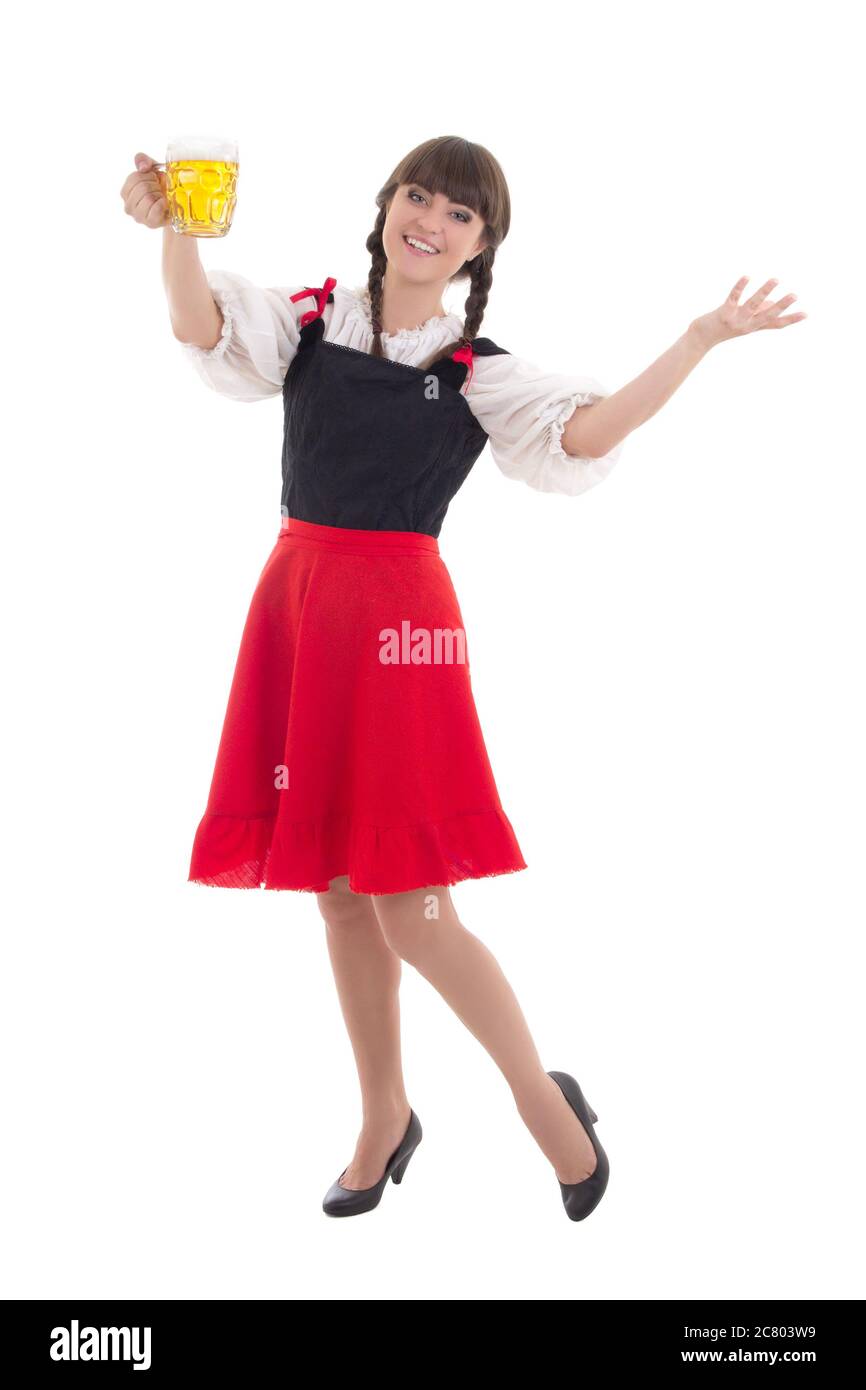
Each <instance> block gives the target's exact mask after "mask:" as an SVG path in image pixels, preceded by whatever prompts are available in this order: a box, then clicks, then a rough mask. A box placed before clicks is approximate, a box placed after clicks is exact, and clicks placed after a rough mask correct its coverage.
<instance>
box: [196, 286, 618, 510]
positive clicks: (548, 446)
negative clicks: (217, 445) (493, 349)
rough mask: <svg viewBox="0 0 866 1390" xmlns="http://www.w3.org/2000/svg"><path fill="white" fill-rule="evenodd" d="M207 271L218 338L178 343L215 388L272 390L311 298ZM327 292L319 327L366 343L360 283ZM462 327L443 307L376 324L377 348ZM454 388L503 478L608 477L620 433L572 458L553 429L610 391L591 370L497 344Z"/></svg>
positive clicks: (576, 486)
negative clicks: (603, 449)
mask: <svg viewBox="0 0 866 1390" xmlns="http://www.w3.org/2000/svg"><path fill="white" fill-rule="evenodd" d="M206 274H207V280H208V284H209V286H210V290H211V293H212V294H213V297H214V300H215V301H216V303H217V305H218V306H219V308H220V310H221V311H222V315H223V327H222V334H221V336H220V340H219V342H218V343H216V345H215V346H214V347H212V348H200V347H197V346H196V345H195V344H194V343H180V344H179V346H180V348H181V349H182V351H183V352H184V353H185V354H186V356H187V357H188V358H189V359H190V361H191V362H192V364H193V366H194V367H195V368H196V370H197V371H198V372H199V374H200V376H201V377H202V378H203V380H204V381H205V382H206V383H207V385H208V386H210V387H212V389H213V390H214V391H218V392H219V393H220V394H221V395H224V396H230V397H231V398H232V399H233V400H237V401H258V400H263V399H264V398H265V397H266V396H276V395H279V394H281V392H282V389H283V380H284V378H285V375H286V372H287V371H288V369H289V364H290V363H291V360H292V358H293V357H294V355H295V352H296V351H297V348H298V341H299V333H300V320H301V316H302V315H303V314H305V313H306V312H307V310H308V309H311V308H312V309H314V308H315V305H316V301H315V298H314V297H313V296H312V295H309V296H307V297H305V298H303V299H300V300H298V301H297V302H296V303H292V301H291V297H290V296H291V295H293V294H297V293H298V291H299V290H303V289H304V286H303V285H291V286H289V287H288V288H278V289H263V288H261V287H260V286H258V285H255V284H253V283H252V282H251V281H250V280H247V279H245V278H244V277H243V276H242V275H238V274H236V273H235V272H234V271H228V270H209V271H207V272H206ZM333 294H334V302H333V304H326V305H325V308H324V311H323V319H324V336H325V337H326V338H327V339H328V340H329V341H331V342H335V343H343V344H345V345H346V346H347V347H352V348H357V349H360V350H361V351H363V352H369V350H370V347H371V346H372V341H373V329H372V324H371V320H370V299H369V293H368V290H367V287H366V285H364V286H359V287H357V288H356V289H349V288H346V287H344V286H342V285H340V284H339V282H338V283H337V285H336V286H335V288H334V291H333ZM462 331H463V319H462V318H461V317H460V316H459V315H457V314H446V315H445V316H444V317H442V316H438V317H434V318H430V319H427V321H426V322H425V323H422V324H419V326H418V327H417V328H401V329H399V330H398V332H396V333H383V334H382V347H383V348H384V350H385V353H386V355H387V356H388V357H389V358H391V359H393V360H394V361H396V362H405V363H408V364H409V365H410V366H417V365H419V364H420V363H423V362H425V361H426V360H427V359H428V358H429V357H430V356H431V355H432V354H433V353H434V352H435V351H436V349H437V348H439V347H441V348H444V347H445V346H446V345H447V344H449V343H451V342H453V341H454V340H455V339H457V338H459V336H460V334H461V333H462ZM463 389H464V393H465V396H466V402H467V404H468V406H469V408H470V410H471V411H472V413H473V415H474V416H475V417H476V419H477V420H478V421H479V423H480V424H481V426H482V428H483V429H484V430H485V431H486V433H487V434H488V435H489V440H490V452H491V453H492V455H493V458H494V461H495V463H496V464H497V466H498V467H499V468H500V469H501V471H502V472H503V473H504V474H505V476H506V477H508V478H512V479H515V480H519V481H521V482H524V483H526V484H528V486H529V487H532V488H535V489H536V490H537V491H539V492H559V493H567V494H570V495H572V496H573V495H575V494H577V493H580V492H586V490H587V489H588V488H591V487H593V486H594V485H595V484H596V483H600V482H601V481H602V480H603V479H604V478H606V477H607V475H608V473H609V472H610V471H611V469H612V468H613V466H614V464H615V463H616V461H617V459H618V458H619V455H620V453H621V452H622V447H623V442H620V443H619V444H617V445H616V446H615V447H614V448H613V449H611V450H610V452H609V453H607V454H605V455H604V456H603V457H601V458H596V459H589V458H576V457H575V456H574V455H572V454H567V453H566V452H565V450H564V449H563V447H562V432H563V429H564V428H565V424H566V421H567V420H568V418H569V416H570V415H572V414H573V413H574V410H575V407H576V406H581V405H588V404H590V403H591V402H592V401H596V400H600V399H602V398H603V397H604V396H607V395H609V394H610V393H609V392H608V391H607V390H606V389H605V387H604V386H602V385H601V383H600V382H599V381H596V380H595V378H594V377H589V376H575V375H573V374H571V375H570V374H557V373H551V372H546V371H543V370H542V368H540V367H537V366H535V364H534V363H532V362H529V361H527V360H526V359H525V358H521V357H514V356H512V355H511V354H510V353H502V354H497V355H495V356H492V357H481V356H478V357H475V358H473V370H472V379H471V381H470V382H469V384H468V387H467V386H466V385H464V388H463Z"/></svg>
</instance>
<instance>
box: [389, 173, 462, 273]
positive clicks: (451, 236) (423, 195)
mask: <svg viewBox="0 0 866 1390" xmlns="http://www.w3.org/2000/svg"><path fill="white" fill-rule="evenodd" d="M483 230H484V223H483V221H482V219H481V218H480V217H479V216H478V213H477V212H473V211H472V209H471V208H469V207H467V206H466V205H465V204H464V203H452V202H450V201H449V199H448V198H446V197H445V194H444V193H429V192H428V191H427V189H425V188H422V187H421V185H420V184H418V183H401V184H400V185H399V187H398V189H397V191H396V193H395V194H394V196H393V198H392V199H391V204H390V206H389V208H388V215H387V217H386V218H385V225H384V227H383V229H382V240H383V243H384V246H385V255H386V256H387V258H388V262H389V264H390V265H392V266H394V267H395V268H396V269H399V271H400V274H401V275H405V276H406V277H407V279H410V280H414V281H416V282H418V283H419V284H423V283H426V282H430V283H432V282H434V281H445V280H448V279H450V277H451V276H452V275H454V274H455V273H456V272H457V271H458V270H460V268H461V267H462V266H463V264H464V262H465V261H470V260H471V259H472V257H473V256H477V254H478V252H479V251H481V250H482V249H483V247H484V240H483V237H482V232H483ZM407 237H411V238H412V240H414V241H420V242H422V243H423V245H424V246H426V247H432V248H433V249H432V251H429V250H424V249H423V247H415V246H412V245H411V244H410V243H409V242H408V241H407Z"/></svg>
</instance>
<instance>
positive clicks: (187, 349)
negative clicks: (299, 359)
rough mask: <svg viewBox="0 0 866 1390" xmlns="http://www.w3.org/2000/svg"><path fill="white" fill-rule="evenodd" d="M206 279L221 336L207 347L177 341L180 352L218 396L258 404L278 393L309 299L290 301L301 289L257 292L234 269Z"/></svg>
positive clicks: (257, 288) (209, 273)
mask: <svg viewBox="0 0 866 1390" xmlns="http://www.w3.org/2000/svg"><path fill="white" fill-rule="evenodd" d="M206 275H207V282H208V285H209V286H210V290H211V294H212V295H213V297H214V299H215V300H216V303H217V305H218V306H219V308H220V310H221V311H222V316H223V327H222V333H221V335H220V339H219V342H218V343H216V344H215V345H214V346H213V347H212V348H201V347H197V346H196V344H195V343H180V347H181V350H182V352H183V353H184V355H185V356H186V357H187V358H188V359H189V361H190V362H191V363H192V365H193V367H194V368H195V369H196V371H197V372H198V374H199V376H200V377H201V378H202V379H203V381H205V382H206V383H207V385H208V386H210V387H211V388H212V389H213V390H214V391H218V392H219V393H220V395H222V396H230V397H232V399H233V400H236V401H260V400H263V399H264V398H265V397H266V396H276V395H279V393H280V392H281V391H282V389H283V381H284V379H285V375H286V372H287V371H288V369H289V364H290V363H291V360H292V358H293V357H294V355H295V353H296V352H297V349H298V335H299V327H298V317H299V315H300V314H301V313H303V312H304V309H305V308H308V307H309V304H311V303H312V302H313V301H312V300H310V301H309V303H307V302H304V303H300V304H293V303H292V302H291V298H290V296H291V295H292V294H294V293H296V292H297V290H300V289H303V286H302V285H296V286H290V287H289V288H287V289H262V288H261V287H260V286H258V285H254V284H253V283H252V281H251V280H247V279H245V278H244V276H243V275H238V274H236V273H235V272H234V271H229V270H208V271H207V272H206Z"/></svg>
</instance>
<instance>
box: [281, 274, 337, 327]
mask: <svg viewBox="0 0 866 1390" xmlns="http://www.w3.org/2000/svg"><path fill="white" fill-rule="evenodd" d="M336 283H337V282H336V280H335V279H334V277H333V275H329V276H328V278H327V280H326V281H325V283H324V285H323V286H322V288H321V289H320V290H319V289H316V290H311V289H310V288H309V286H305V288H304V289H302V290H299V291H298V293H297V294H290V295H289V298H290V299H291V300H292V302H293V303H294V302H296V301H297V300H299V299H306V297H307V295H308V294H314V295H315V296H316V307H315V309H308V310H307V312H306V313H305V314H301V327H302V328H305V327H306V325H307V324H308V323H310V322H311V321H312V320H313V319H317V318H318V317H319V315H320V314H321V312H322V310H323V309H324V307H325V305H326V304H327V302H328V295H329V294H330V293H331V290H332V289H333V288H334V286H335V285H336Z"/></svg>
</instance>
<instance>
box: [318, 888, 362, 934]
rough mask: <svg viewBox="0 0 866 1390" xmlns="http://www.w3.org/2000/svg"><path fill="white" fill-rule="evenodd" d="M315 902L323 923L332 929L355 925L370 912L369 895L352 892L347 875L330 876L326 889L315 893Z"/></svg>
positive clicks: (338, 929) (336, 929)
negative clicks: (339, 876)
mask: <svg viewBox="0 0 866 1390" xmlns="http://www.w3.org/2000/svg"><path fill="white" fill-rule="evenodd" d="M316 903H317V904H318V908H319V912H320V913H321V915H322V918H323V920H324V922H325V925H326V926H327V927H328V928H329V930H332V931H340V930H342V929H343V928H352V927H357V925H358V923H359V921H361V920H363V919H365V918H366V917H368V916H369V914H370V895H369V894H368V893H353V892H352V890H351V888H350V887H349V878H348V875H344V876H343V877H342V878H332V879H331V883H330V886H329V888H328V891H327V892H326V893H317V894H316Z"/></svg>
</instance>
